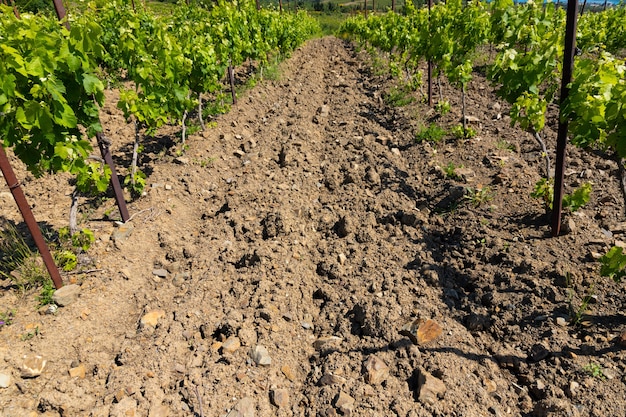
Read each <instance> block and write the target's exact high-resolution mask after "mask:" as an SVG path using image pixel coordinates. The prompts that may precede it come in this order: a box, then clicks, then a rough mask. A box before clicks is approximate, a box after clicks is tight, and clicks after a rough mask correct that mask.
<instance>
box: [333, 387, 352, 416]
mask: <svg viewBox="0 0 626 417" xmlns="http://www.w3.org/2000/svg"><path fill="white" fill-rule="evenodd" d="M354 403H355V400H354V398H352V397H351V396H349V395H348V394H346V393H345V392H343V391H339V394H337V396H335V399H334V405H335V408H337V409H338V410H339V411H341V413H343V414H349V413H350V412H351V411H352V409H353V408H354Z"/></svg>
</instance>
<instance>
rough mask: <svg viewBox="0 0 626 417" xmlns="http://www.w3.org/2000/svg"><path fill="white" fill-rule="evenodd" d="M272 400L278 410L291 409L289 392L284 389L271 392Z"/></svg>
mask: <svg viewBox="0 0 626 417" xmlns="http://www.w3.org/2000/svg"><path fill="white" fill-rule="evenodd" d="M270 400H271V401H272V404H274V405H275V406H276V407H278V408H287V407H289V391H288V390H287V389H284V388H279V389H274V390H272V391H270Z"/></svg>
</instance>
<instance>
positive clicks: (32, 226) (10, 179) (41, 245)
mask: <svg viewBox="0 0 626 417" xmlns="http://www.w3.org/2000/svg"><path fill="white" fill-rule="evenodd" d="M0 169H1V170H2V175H3V176H4V179H5V181H6V182H7V185H8V186H9V190H11V194H13V198H14V199H15V203H16V204H17V207H18V208H19V209H20V213H22V217H23V218H24V223H26V226H28V230H29V231H30V234H31V236H32V237H33V240H34V241H35V245H37V249H38V250H39V253H40V254H41V258H42V259H43V263H44V264H45V265H46V269H47V270H48V273H49V274H50V278H52V282H53V283H54V288H56V289H57V290H58V289H59V288H61V287H62V286H63V281H62V280H61V274H59V270H58V268H57V266H56V264H55V263H54V259H53V258H52V255H51V254H50V250H49V249H48V245H47V244H46V241H45V240H44V239H43V235H42V234H41V230H39V225H38V224H37V220H35V216H34V215H33V212H32V211H31V209H30V206H29V205H28V202H27V201H26V196H24V192H23V191H22V188H21V187H20V183H19V182H18V181H17V177H16V176H15V173H14V172H13V168H11V163H10V162H9V158H8V157H7V154H6V152H5V151H4V147H3V146H2V145H0Z"/></svg>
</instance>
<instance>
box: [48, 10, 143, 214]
mask: <svg viewBox="0 0 626 417" xmlns="http://www.w3.org/2000/svg"><path fill="white" fill-rule="evenodd" d="M134 8H135V2H134V1H133V10H134ZM54 9H55V10H56V13H57V17H58V18H59V20H61V19H63V18H64V17H65V15H66V13H65V7H63V3H61V0H54ZM65 27H66V28H67V29H68V30H69V28H70V22H69V21H67V20H66V21H65ZM96 140H97V141H98V147H99V148H100V153H101V154H102V158H103V159H104V161H105V162H106V163H107V165H109V168H111V186H112V187H113V191H114V193H115V202H116V203H117V207H118V209H119V210H120V214H121V216H122V221H123V222H127V221H128V220H129V219H130V216H129V215H128V209H127V208H126V200H124V193H123V192H122V187H121V185H120V180H119V179H118V178H117V171H116V169H115V164H114V163H113V158H112V157H111V152H110V151H109V142H108V140H107V139H106V138H105V137H104V135H102V134H101V133H96Z"/></svg>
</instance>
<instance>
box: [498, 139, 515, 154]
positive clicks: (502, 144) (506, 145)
mask: <svg viewBox="0 0 626 417" xmlns="http://www.w3.org/2000/svg"><path fill="white" fill-rule="evenodd" d="M496 148H498V149H501V150H505V151H511V152H515V145H513V144H512V143H511V142H509V141H508V140H506V139H500V140H499V141H498V142H497V143H496Z"/></svg>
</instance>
